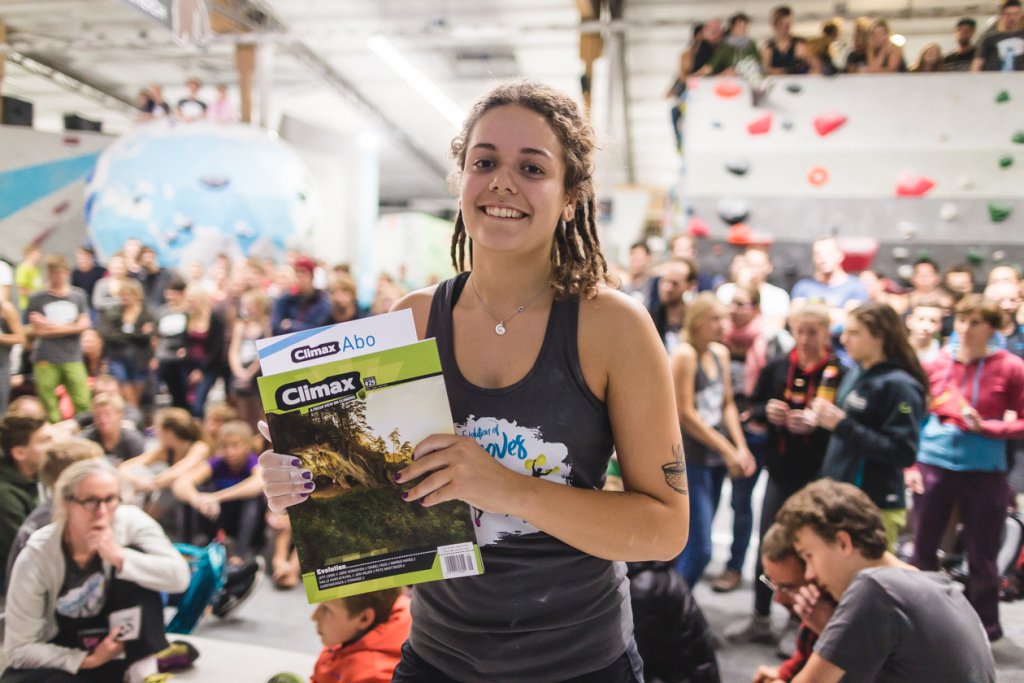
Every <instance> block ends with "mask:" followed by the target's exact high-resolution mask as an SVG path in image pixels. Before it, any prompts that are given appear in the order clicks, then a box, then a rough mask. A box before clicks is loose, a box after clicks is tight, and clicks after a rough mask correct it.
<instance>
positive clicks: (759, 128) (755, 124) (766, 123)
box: [747, 112, 772, 135]
mask: <svg viewBox="0 0 1024 683" xmlns="http://www.w3.org/2000/svg"><path fill="white" fill-rule="evenodd" d="M771 129H772V115H771V112H769V113H767V114H765V115H764V116H759V117H758V118H756V119H754V120H753V121H751V122H750V123H748V124H747V132H748V133H750V134H751V135H764V134H765V133H767V132H769V131H770V130H771Z"/></svg>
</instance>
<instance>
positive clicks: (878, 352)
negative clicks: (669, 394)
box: [0, 235, 1024, 680]
mask: <svg viewBox="0 0 1024 683" xmlns="http://www.w3.org/2000/svg"><path fill="white" fill-rule="evenodd" d="M698 247H699V244H698V242H697V241H696V240H695V239H693V238H691V237H689V236H685V235H683V236H678V237H676V238H674V239H672V240H670V241H669V243H668V249H667V250H666V253H665V254H657V253H654V252H652V249H651V248H650V247H649V246H648V245H647V244H646V243H643V242H640V243H637V244H636V245H634V247H633V248H632V250H631V252H630V256H629V262H628V264H627V266H626V267H624V268H622V269H621V270H620V271H619V279H620V287H621V289H622V290H623V291H625V292H627V293H629V294H630V295H632V296H633V297H634V298H636V299H638V300H639V301H641V302H642V303H643V304H644V305H645V306H647V308H648V309H649V310H650V312H651V315H652V318H653V320H654V322H655V325H656V327H657V329H658V331H659V333H660V334H661V337H662V339H663V341H664V343H665V348H666V353H667V354H669V356H670V357H671V367H672V372H673V379H674V381H675V383H676V400H677V403H678V405H679V417H680V423H681V425H682V427H683V432H684V441H685V449H684V451H685V457H686V462H687V466H688V470H689V476H690V496H691V509H692V512H691V531H690V543H689V545H688V546H687V548H686V550H685V551H684V553H683V555H682V556H680V558H679V559H678V562H677V563H675V564H674V566H673V564H672V563H667V564H664V565H663V566H661V567H658V568H652V567H643V568H631V570H630V571H631V572H633V571H635V572H636V574H637V576H638V577H639V576H640V575H641V574H643V573H644V572H648V573H649V572H652V571H661V572H666V571H672V572H678V576H679V577H681V578H682V579H683V580H684V582H685V583H684V584H682V585H683V586H684V588H683V589H682V590H686V588H685V587H686V586H688V587H690V588H692V587H693V585H695V584H696V583H697V582H698V581H701V580H703V574H704V571H705V569H706V567H707V565H708V563H709V560H710V549H711V540H710V529H711V521H712V518H713V516H714V514H715V511H716V509H717V507H718V505H717V504H718V499H719V496H720V494H721V491H722V485H723V482H724V480H725V479H726V478H730V479H731V480H732V483H733V486H732V500H731V505H732V508H733V511H734V524H733V529H732V532H733V543H732V549H731V556H730V558H729V562H728V564H727V567H726V569H725V571H724V572H723V573H722V574H720V575H717V576H714V577H711V578H712V587H713V589H714V590H716V591H732V590H735V589H737V588H738V587H740V586H741V585H742V583H743V580H742V567H743V566H744V562H745V559H746V549H747V546H748V545H749V539H750V537H751V536H752V535H753V534H754V533H755V531H756V533H757V535H758V538H763V540H762V546H761V552H760V553H759V557H758V562H757V565H758V573H759V574H760V575H761V576H763V577H764V578H762V580H761V581H760V582H757V583H756V584H755V586H754V587H755V591H754V592H755V599H754V605H753V608H754V609H753V616H752V618H751V619H750V620H749V621H748V622H746V623H743V624H739V625H737V627H735V628H734V629H731V630H730V631H728V632H727V633H726V634H725V635H726V638H727V639H728V640H729V641H731V642H743V641H762V642H777V641H778V640H779V637H780V634H779V633H777V632H776V631H775V630H774V629H773V628H772V625H771V622H770V620H769V619H768V613H769V608H770V605H771V602H772V599H773V593H774V597H775V599H776V601H779V602H782V603H783V604H785V605H788V606H791V607H793V608H794V610H795V611H797V612H798V613H801V615H802V616H806V619H804V622H803V624H804V630H802V631H801V634H802V635H801V636H800V638H798V639H797V646H796V650H794V651H791V652H789V653H788V654H794V656H795V655H798V654H800V652H802V653H803V655H802V658H799V657H798V660H799V661H797V662H795V663H794V664H793V665H792V666H790V665H788V664H787V666H784V667H782V668H781V669H779V670H776V669H775V667H767V668H766V671H769V672H770V673H772V675H773V676H774V678H772V677H767V676H764V677H762V678H761V679H755V680H790V679H791V678H792V677H793V676H796V675H798V671H799V670H800V665H802V664H804V663H806V662H807V661H810V656H809V652H810V649H809V644H810V643H813V642H814V639H815V638H818V637H819V636H818V634H819V633H821V632H822V628H823V627H822V623H825V622H827V620H825V622H822V623H819V622H821V621H822V616H821V609H819V610H818V611H814V610H813V609H812V608H811V607H808V606H807V605H806V604H804V603H805V602H806V601H804V602H800V601H795V600H794V599H793V594H792V592H789V593H779V592H778V589H777V586H779V585H785V586H788V585H790V584H789V583H785V582H784V581H783V578H784V577H786V576H788V574H787V571H788V569H787V567H788V565H787V563H790V562H791V560H790V559H789V558H794V559H793V561H794V562H795V561H801V562H802V556H800V555H799V554H796V553H795V551H792V549H791V548H790V550H789V551H787V550H786V549H785V548H783V549H780V548H779V547H778V546H779V542H780V541H779V540H778V538H775V539H774V540H773V537H772V533H771V530H772V524H773V523H774V522H775V521H776V513H777V512H779V511H780V510H784V509H785V507H786V505H787V501H788V500H790V499H791V498H793V497H794V496H795V495H797V493H798V492H800V491H801V490H802V489H803V488H804V487H805V486H807V485H808V484H811V483H813V482H815V481H817V480H818V479H820V478H824V477H831V478H833V479H836V480H838V481H845V482H848V483H849V484H852V485H853V486H855V487H857V488H859V489H861V490H863V491H864V492H865V494H866V495H867V497H868V499H869V500H870V501H871V503H872V504H873V505H874V506H875V507H876V508H877V509H878V520H879V524H880V525H881V529H882V532H883V533H884V536H885V539H886V544H887V545H886V547H887V548H888V549H889V550H892V551H899V552H900V553H901V555H900V557H902V558H903V560H905V561H906V562H911V563H913V564H914V565H915V566H917V567H920V568H922V569H935V568H937V566H938V557H939V556H938V554H937V550H938V548H939V546H940V545H941V544H942V542H943V533H944V532H945V530H946V526H947V523H948V521H949V519H950V515H951V511H952V510H953V509H954V508H957V509H959V515H960V519H961V523H962V524H963V527H964V551H965V553H966V556H967V559H968V565H969V572H968V575H967V577H966V578H965V579H964V580H965V582H966V584H967V589H966V593H965V595H966V598H967V600H968V601H969V603H970V604H971V605H972V606H973V607H974V609H975V611H976V612H977V614H978V615H979V619H980V621H981V623H982V624H983V626H984V628H985V632H986V633H987V634H988V637H989V638H990V639H993V640H995V639H998V638H999V637H1000V636H1001V634H1002V627H1001V624H1000V622H999V615H998V600H999V585H1000V584H999V581H1000V572H1002V571H1004V569H1005V567H1000V566H997V563H996V554H997V553H998V551H999V543H1000V538H999V530H1000V529H1001V528H1002V524H1003V520H1004V519H1005V518H1006V516H1007V513H1008V511H1009V510H1010V509H1011V506H1012V496H1011V494H1010V489H1009V487H1008V482H1011V483H1012V484H1013V486H1014V487H1015V490H1016V491H1018V492H1019V491H1020V490H1021V488H1022V487H1021V477H1020V474H1019V470H1020V469H1021V467H1022V466H1024V457H1021V456H1020V454H1019V452H1018V451H1019V448H1018V444H1019V443H1020V441H1018V440H1019V439H1021V438H1024V420H1022V419H1021V417H1020V415H1021V414H1022V413H1024V360H1022V358H1024V309H1022V307H1021V295H1022V280H1021V276H1020V274H1019V272H1018V271H1017V270H1016V269H1015V267H1012V266H1009V265H998V266H996V267H994V268H992V269H991V270H990V271H989V272H988V273H987V275H986V277H984V278H982V279H981V280H980V281H976V280H975V271H974V269H973V268H971V267H970V266H968V265H953V266H951V267H949V268H947V269H945V271H943V269H942V268H941V267H940V265H939V264H938V263H936V262H935V261H934V260H932V259H930V258H920V259H918V260H917V261H916V262H915V263H914V264H913V269H912V274H911V276H910V278H909V279H908V281H906V282H904V283H898V282H896V280H895V278H890V277H888V276H887V275H886V274H885V273H881V272H877V271H871V270H865V271H862V272H860V273H851V272H847V270H845V269H844V267H843V263H844V256H845V255H844V254H843V252H842V251H841V250H840V248H839V244H838V243H837V242H836V240H835V239H832V238H823V239H820V240H818V241H816V242H815V243H814V245H813V248H812V261H813V265H814V271H813V273H812V275H811V276H810V277H808V278H805V279H803V280H800V281H798V282H796V283H795V285H794V286H793V287H792V288H791V290H790V291H786V289H784V288H782V287H779V286H778V284H775V283H773V282H770V280H771V279H772V274H773V262H772V258H771V255H770V253H769V251H768V250H767V249H765V248H762V247H750V248H747V249H746V250H743V251H738V252H737V253H736V254H735V256H734V258H733V259H732V261H731V263H730V266H729V268H728V272H722V273H707V272H704V273H702V272H700V267H699V263H700V258H699V254H698V253H697V252H698ZM0 286H2V287H3V291H2V292H0V294H2V295H3V296H4V297H5V299H7V300H6V301H5V306H4V309H3V311H4V312H5V313H4V315H3V316H0V321H2V324H3V329H0V332H2V333H3V334H2V336H0V358H2V359H3V361H4V362H5V363H7V364H8V367H9V372H8V373H5V378H9V379H10V388H9V392H5V393H4V394H3V395H2V396H0V399H2V400H3V401H4V403H5V405H6V404H7V403H8V400H9V399H10V406H9V407H8V408H7V411H6V413H5V414H4V416H3V418H2V420H0V448H2V450H3V453H4V458H3V461H2V462H0V467H2V468H3V473H2V474H3V476H2V477H0V509H2V515H0V518H2V520H3V529H2V530H0V531H2V533H0V554H2V555H3V556H4V557H8V553H9V551H10V550H11V548H15V553H14V554H16V553H17V549H18V547H19V544H23V543H24V542H25V534H24V530H23V533H22V538H21V540H20V541H18V540H17V536H18V530H19V526H20V525H21V524H22V523H23V522H24V521H25V520H26V519H27V518H28V517H29V515H30V514H31V513H32V512H33V510H34V509H35V508H36V506H37V505H38V504H39V503H40V502H44V503H45V502H46V496H45V495H43V496H42V497H40V494H39V492H38V490H37V488H36V485H35V482H36V481H37V480H38V479H39V478H40V477H41V476H42V475H43V474H44V472H45V469H46V464H45V463H46V462H47V457H46V455H45V454H46V453H47V452H49V451H53V450H54V449H55V448H57V447H56V446H54V444H57V445H59V446H60V448H57V451H60V452H64V450H66V449H65V446H66V445H67V443H68V441H67V440H68V439H70V438H75V437H76V438H78V439H80V440H85V441H84V442H85V443H91V444H94V445H95V447H96V448H98V449H99V451H101V452H102V454H103V455H104V456H105V458H106V460H107V461H109V463H110V464H112V465H114V466H115V467H116V468H117V471H118V472H119V473H120V476H121V477H122V478H123V480H124V482H125V484H126V491H125V493H124V500H126V501H131V502H134V503H135V504H137V505H138V506H139V507H140V508H141V509H142V510H144V511H145V512H146V513H147V514H148V515H150V516H151V517H152V518H153V519H155V520H157V522H159V524H160V527H161V529H163V531H164V532H165V533H166V534H167V535H168V537H170V538H171V539H172V540H177V541H188V542H195V543H203V542H205V541H206V540H208V539H211V538H213V537H214V536H215V535H217V534H218V533H222V534H224V537H225V538H226V542H227V545H228V552H229V557H230V558H231V562H233V563H237V564H243V563H246V562H250V561H252V560H253V558H255V557H257V556H261V555H263V554H264V553H265V554H266V555H267V556H270V557H271V558H272V566H271V571H270V573H271V575H272V577H273V580H274V582H275V583H276V584H277V585H278V586H279V587H282V588H288V587H291V586H294V585H296V584H297V583H298V582H299V576H298V563H297V559H296V556H295V553H294V550H293V547H292V544H291V543H290V540H289V539H290V535H289V534H290V530H289V527H288V522H287V516H286V515H276V514H271V513H269V512H268V510H267V508H266V503H265V500H264V498H263V496H262V481H261V478H260V472H259V465H258V462H257V458H256V453H258V452H259V451H260V450H261V449H262V447H263V443H262V437H261V436H260V435H259V433H258V431H257V430H256V424H257V422H258V421H259V419H260V418H261V417H262V409H261V406H260V401H259V396H258V392H257V389H256V378H257V377H258V376H259V363H258V360H257V355H256V350H255V341H256V340H257V339H260V338H263V337H267V336H269V335H273V334H281V333H285V332H294V331H299V330H304V329H310V328H313V327H318V326H321V325H325V324H330V323H335V322H344V321H347V320H353V319H356V318H360V317H363V316H365V315H369V314H376V313H381V312H384V311H386V310H387V309H388V308H389V307H390V304H391V302H393V301H394V300H395V299H396V298H397V297H399V296H400V295H401V293H402V291H404V287H403V285H402V284H400V283H398V282H396V280H395V279H394V278H391V277H389V276H386V275H385V276H382V277H381V278H380V280H379V283H378V287H379V291H378V292H377V296H376V298H375V300H374V303H373V305H372V307H371V308H370V309H369V310H366V309H364V308H362V307H361V306H360V304H359V302H358V297H357V292H356V286H355V281H354V279H353V277H352V276H351V274H350V273H349V272H348V268H347V267H345V266H337V267H333V268H331V267H327V266H325V265H324V264H322V263H318V262H317V261H315V260H314V259H312V258H310V257H309V256H308V255H305V254H301V253H297V252H295V253H289V254H288V255H287V259H286V262H285V263H284V264H271V263H266V262H261V261H258V260H254V259H242V260H237V261H232V260H231V259H229V258H228V257H226V256H218V257H217V258H215V259H214V262H213V264H212V265H211V266H210V267H208V268H194V267H191V266H189V267H186V268H185V269H184V273H181V272H178V271H176V270H173V269H169V268H165V267H163V266H161V264H160V263H159V261H158V259H157V255H156V253H155V252H154V251H153V249H151V248H150V247H148V246H145V245H143V244H141V243H139V242H137V241H136V240H129V241H127V242H126V243H125V244H124V245H123V248H122V249H121V250H119V251H118V252H116V253H115V254H112V255H111V256H110V257H109V258H108V259H107V260H106V264H105V266H101V265H99V264H98V263H97V259H96V255H95V253H94V252H93V251H92V250H91V249H90V248H89V247H86V246H83V247H80V248H78V249H77V251H76V255H75V259H74V265H73V266H72V265H71V264H69V263H68V261H67V260H66V259H65V257H63V256H61V255H59V254H43V253H42V251H41V250H40V249H39V248H38V247H36V246H32V247H30V248H29V249H27V250H26V251H25V259H24V261H23V262H22V263H21V264H19V265H18V267H17V268H16V269H13V271H12V272H11V273H10V274H9V277H7V278H6V279H0ZM15 287H16V289H15ZM22 296H24V306H22V305H21V303H20V301H21V297H22ZM16 346H17V347H21V348H22V353H21V354H20V355H19V354H12V353H11V350H12V347H16ZM12 356H14V357H12ZM8 393H9V396H8ZM211 396H215V399H214V400H211V398H210V397H211ZM926 399H930V400H928V401H927V402H926ZM957 439H959V441H958V440H957ZM965 439H966V440H967V441H969V442H970V443H969V444H967V445H966V446H965V445H964V444H965V443H966V442H965ZM62 449H64V450H62ZM72 450H75V449H74V448H73V449H72ZM86 450H88V449H86ZM93 455H95V453H94V454H93ZM979 458H981V459H982V460H983V461H981V460H979ZM762 470H767V473H768V474H767V488H766V489H765V494H764V500H763V501H761V509H762V511H763V512H762V517H761V523H760V526H756V525H755V520H754V513H753V510H754V509H756V507H757V505H756V504H755V501H754V500H753V496H754V483H755V482H756V481H757V478H758V476H759V475H760V473H761V472H762ZM51 485H52V483H51ZM905 491H909V492H910V499H909V500H908V497H907V495H906V493H905ZM908 509H909V514H908ZM780 515H781V513H780ZM780 519H781V518H780ZM779 533H781V532H779ZM776 536H778V533H776ZM787 538H789V539H790V540H792V534H790V535H789V536H787ZM14 554H12V555H11V557H13V555H14ZM894 557H895V556H894ZM7 566H8V567H10V566H12V565H11V564H10V563H8V565H7ZM900 566H903V565H902V564H901V565H900ZM260 569H261V570H262V566H261V567H260ZM8 571H9V569H8ZM790 573H793V572H790ZM780 577H783V578H780ZM637 580H639V579H637ZM793 581H796V579H794V580H793ZM790 583H792V581H791V582H790ZM800 583H801V585H803V584H804V583H807V582H806V581H803V582H800ZM672 585H675V584H672ZM810 585H812V586H815V585H818V584H816V583H814V582H811V584H810ZM798 587H799V586H798ZM819 588H820V586H819ZM673 590H676V589H673ZM787 590H788V589H787ZM794 590H795V589H794ZM836 597H837V598H838V597H839V596H836ZM659 600H660V598H659ZM686 601H687V604H690V603H691V602H692V598H686ZM638 604H639V603H638ZM652 604H653V603H652ZM797 604H801V605H802V606H803V608H805V609H804V612H800V610H798V609H797V608H796V607H795V605H797ZM823 604H824V603H823ZM389 609H390V608H389ZM636 609H638V610H639V609H642V608H641V607H636ZM689 609H690V611H691V612H692V613H693V614H695V615H696V616H694V617H693V619H697V620H698V621H697V622H694V623H698V624H701V629H703V631H705V632H706V630H707V626H706V624H705V623H704V622H703V617H702V616H700V614H699V609H696V608H695V607H692V606H691V608H689ZM822 609H824V608H822ZM831 609H834V605H833V606H832V608H831ZM329 615H330V613H329V612H328V611H323V612H322V614H320V615H319V616H320V617H323V618H328V617H329ZM376 625H378V626H379V623H376ZM654 631H657V628H655V629H654ZM805 631H806V633H805ZM701 637H704V636H701ZM836 637H838V636H832V637H831V638H836ZM640 645H641V649H642V650H643V648H644V644H643V643H641V644H640ZM705 652H707V653H709V652H711V651H710V650H707V649H706V650H705ZM707 656H711V655H707ZM704 665H705V666H712V667H713V658H712V660H711V661H705V664H704ZM787 676H788V677H787Z"/></svg>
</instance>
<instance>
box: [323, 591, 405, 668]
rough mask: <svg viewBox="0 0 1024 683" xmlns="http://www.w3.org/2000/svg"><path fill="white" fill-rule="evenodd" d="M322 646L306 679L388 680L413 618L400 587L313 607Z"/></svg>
mask: <svg viewBox="0 0 1024 683" xmlns="http://www.w3.org/2000/svg"><path fill="white" fill-rule="evenodd" d="M312 618H313V621H315V622H316V632H317V635H319V636H320V640H321V641H322V642H323V644H324V649H323V651H322V652H321V653H320V657H319V658H318V659H317V660H316V667H315V668H314V669H313V675H312V676H311V677H310V679H309V680H310V683H388V682H389V681H390V680H391V677H392V674H394V671H395V666H397V665H398V661H399V660H400V659H401V658H402V644H403V643H404V642H405V641H406V639H408V637H409V627H410V626H411V625H412V617H410V615H409V598H408V596H406V595H405V594H404V589H402V588H389V589H387V590H381V591H374V592H373V593H364V594H363V595H353V596H350V597H347V598H338V599H336V600H328V601H327V602H322V603H320V604H319V605H317V607H316V609H315V610H313V617H312Z"/></svg>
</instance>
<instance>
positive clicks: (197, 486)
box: [171, 420, 266, 562]
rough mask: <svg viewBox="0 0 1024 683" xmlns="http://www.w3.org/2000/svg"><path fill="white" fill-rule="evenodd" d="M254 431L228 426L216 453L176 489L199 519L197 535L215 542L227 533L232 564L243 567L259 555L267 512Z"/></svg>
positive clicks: (243, 425) (239, 425)
mask: <svg viewBox="0 0 1024 683" xmlns="http://www.w3.org/2000/svg"><path fill="white" fill-rule="evenodd" d="M252 437H253V431H252V429H251V428H250V427H249V425H247V424H246V423H245V422H242V421H241V420H234V421H232V422H228V423H226V424H225V425H224V426H223V427H221V428H220V431H219V432H218V434H217V447H216V450H215V451H214V453H213V455H212V456H211V457H210V458H209V459H207V460H206V461H205V462H200V463H198V464H197V465H196V466H195V467H193V468H192V469H191V470H189V471H188V472H185V473H183V474H182V476H180V477H178V478H177V479H176V480H175V482H174V484H173V485H172V487H171V490H172V491H173V492H174V497H175V498H177V499H178V500H179V501H181V502H182V503H185V504H186V505H189V506H191V507H192V508H193V509H194V510H195V511H196V512H198V513H199V515H200V518H198V519H195V518H192V519H191V520H190V521H192V522H194V523H195V524H194V526H195V527H196V528H195V529H193V530H191V531H192V533H188V532H186V534H185V536H186V538H188V539H189V542H193V540H194V539H192V538H189V537H190V536H192V535H194V534H195V533H196V532H200V533H202V534H203V536H204V537H205V538H213V537H214V536H215V535H216V533H217V531H218V530H223V531H224V532H225V533H226V534H227V536H228V539H229V550H230V553H231V557H232V559H236V558H237V560H236V561H238V562H240V561H242V560H245V559H248V558H249V557H250V556H251V555H252V553H253V552H258V551H259V549H260V540H261V537H262V533H263V515H264V512H266V506H265V505H264V501H263V496H262V495H261V492H262V489H263V479H262V478H261V477H260V466H259V462H258V456H257V455H256V452H255V451H254V450H253V441H252Z"/></svg>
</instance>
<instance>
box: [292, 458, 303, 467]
mask: <svg viewBox="0 0 1024 683" xmlns="http://www.w3.org/2000/svg"><path fill="white" fill-rule="evenodd" d="M301 464H302V461H301V460H299V459H298V458H292V467H298V466H299V465H301Z"/></svg>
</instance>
